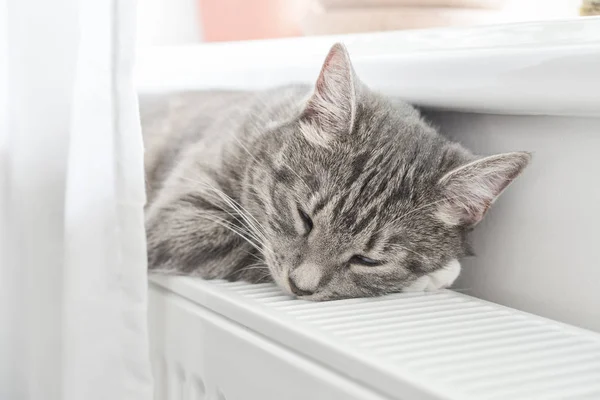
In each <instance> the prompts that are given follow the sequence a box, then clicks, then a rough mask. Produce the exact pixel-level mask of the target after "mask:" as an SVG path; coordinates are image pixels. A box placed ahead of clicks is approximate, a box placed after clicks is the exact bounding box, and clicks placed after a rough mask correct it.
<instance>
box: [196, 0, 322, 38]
mask: <svg viewBox="0 0 600 400" xmlns="http://www.w3.org/2000/svg"><path fill="white" fill-rule="evenodd" d="M198 1H199V6H200V20H201V25H202V30H203V34H202V36H203V38H204V40H205V41H206V42H215V41H235V40H250V39H270V38H278V37H290V36H300V35H302V30H301V28H300V22H301V21H302V19H303V18H304V16H305V14H306V11H307V9H308V7H309V5H310V3H311V2H310V1H307V0H251V1H250V0H198Z"/></svg>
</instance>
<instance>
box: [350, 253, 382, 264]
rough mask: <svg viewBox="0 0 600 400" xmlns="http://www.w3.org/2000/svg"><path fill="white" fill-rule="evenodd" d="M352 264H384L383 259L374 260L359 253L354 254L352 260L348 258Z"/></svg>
mask: <svg viewBox="0 0 600 400" xmlns="http://www.w3.org/2000/svg"><path fill="white" fill-rule="evenodd" d="M348 262H349V263H350V264H357V265H364V266H367V267H376V266H378V265H381V264H383V261H379V260H373V259H372V258H369V257H365V256H361V255H358V254H355V255H353V256H352V257H351V258H350V260H348Z"/></svg>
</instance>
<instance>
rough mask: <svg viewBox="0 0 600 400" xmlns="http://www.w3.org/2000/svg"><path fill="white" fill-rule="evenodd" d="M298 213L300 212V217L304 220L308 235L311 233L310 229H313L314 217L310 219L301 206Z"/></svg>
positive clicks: (305, 230) (305, 231) (305, 233)
mask: <svg viewBox="0 0 600 400" xmlns="http://www.w3.org/2000/svg"><path fill="white" fill-rule="evenodd" d="M298 214H300V218H301V219H302V222H303V223H304V235H308V234H309V233H310V231H312V229H313V222H312V219H310V217H309V216H308V214H307V213H305V212H304V211H303V210H302V209H301V208H300V207H298Z"/></svg>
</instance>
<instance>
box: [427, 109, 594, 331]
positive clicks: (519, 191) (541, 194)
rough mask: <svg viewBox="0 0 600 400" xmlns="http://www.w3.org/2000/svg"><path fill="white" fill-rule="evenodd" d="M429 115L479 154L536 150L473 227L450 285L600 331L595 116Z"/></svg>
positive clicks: (452, 135) (505, 303) (448, 134)
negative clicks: (470, 254)
mask: <svg viewBox="0 0 600 400" xmlns="http://www.w3.org/2000/svg"><path fill="white" fill-rule="evenodd" d="M430 116H431V118H432V120H433V121H434V123H436V124H437V125H438V126H441V127H442V129H441V130H442V132H443V133H445V134H446V135H447V136H449V137H451V138H453V139H455V140H458V141H459V142H461V143H463V144H464V145H465V146H467V147H468V148H470V149H472V150H474V151H475V152H477V153H481V154H490V153H495V152H502V151H512V150H528V151H533V152H534V157H533V162H532V164H531V165H530V166H529V167H528V169H527V170H526V171H525V173H524V174H523V175H522V176H521V177H520V178H519V179H518V180H517V181H515V183H514V184H513V185H511V186H510V187H509V188H508V190H507V191H506V192H504V194H503V195H502V197H501V198H500V199H499V200H498V201H497V202H496V204H495V205H494V206H493V207H492V209H491V210H490V211H489V214H488V215H487V217H486V219H485V220H484V221H483V222H482V223H481V225H480V226H479V227H477V228H476V230H475V232H473V233H472V235H471V237H472V241H473V244H474V248H475V251H476V253H477V257H475V258H471V259H467V260H465V261H464V263H463V266H464V271H463V274H462V276H461V278H460V279H459V281H458V282H457V284H456V287H457V288H463V289H467V290H466V293H468V294H471V295H474V296H477V297H481V298H484V299H488V300H491V301H494V302H498V303H501V304H504V305H507V306H511V307H515V308H518V309H521V310H524V311H528V312H532V313H536V314H539V315H542V316H546V317H550V318H554V319H558V320H561V321H564V322H567V323H571V324H575V325H579V326H582V327H585V328H588V329H593V330H596V331H600V287H599V286H600V154H599V150H600V118H569V117H543V116H537V117H536V116H499V115H482V114H463V113H451V112H437V113H432V114H431V115H430Z"/></svg>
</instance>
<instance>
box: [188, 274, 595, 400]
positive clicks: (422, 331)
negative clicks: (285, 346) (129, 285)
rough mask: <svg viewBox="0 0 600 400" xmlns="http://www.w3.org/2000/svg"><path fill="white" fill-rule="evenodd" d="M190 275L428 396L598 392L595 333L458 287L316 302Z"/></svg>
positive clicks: (270, 288) (588, 395)
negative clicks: (426, 389)
mask: <svg viewBox="0 0 600 400" xmlns="http://www.w3.org/2000/svg"><path fill="white" fill-rule="evenodd" d="M191 281H194V282H195V283H193V285H196V286H198V288H199V290H202V287H205V286H206V287H207V286H208V285H210V286H211V287H212V289H211V290H214V291H215V293H217V294H218V296H219V297H220V298H221V299H223V298H229V299H230V300H231V301H230V306H231V305H234V306H235V304H236V303H239V304H243V307H244V309H245V310H251V311H253V313H254V315H258V316H260V315H261V314H262V315H264V316H265V317H267V318H266V319H268V320H269V321H273V320H277V319H278V318H281V319H282V320H283V321H284V324H282V325H287V326H288V327H289V329H290V330H291V331H294V332H296V333H298V334H302V335H304V336H309V337H311V338H316V339H315V340H317V341H319V342H320V343H321V344H325V345H326V344H327V343H331V344H332V345H333V344H335V346H338V347H339V346H342V347H340V348H343V349H345V350H344V351H345V352H353V353H354V354H353V355H352V357H351V358H350V359H351V360H355V359H356V360H358V361H357V362H366V363H368V364H369V365H373V366H376V368H380V369H381V370H382V371H385V372H386V373H387V374H389V375H391V376H392V377H396V378H397V379H405V378H406V375H407V374H410V376H411V379H417V381H418V382H419V383H421V384H425V385H431V387H432V393H433V395H432V396H430V397H428V398H444V399H478V400H485V399H490V400H491V399H527V400H530V399H600V335H598V334H595V333H592V332H588V331H585V330H580V329H577V328H574V327H571V326H568V325H564V324H561V323H558V322H554V321H551V320H547V319H544V318H540V317H537V316H533V315H530V314H526V313H522V312H519V311H516V310H513V309H510V308H506V307H502V306H499V305H495V304H493V303H489V302H485V301H482V300H479V299H476V298H472V297H469V296H465V295H463V294H460V293H455V292H452V291H449V290H445V291H440V292H436V293H410V294H409V293H407V294H396V295H389V296H385V297H380V298H371V299H351V300H341V301H333V302H324V303H314V302H308V301H301V300H296V299H294V298H293V297H291V296H287V295H285V294H283V293H282V292H281V291H280V290H279V289H278V288H277V287H275V286H274V285H272V284H258V285H251V284H246V283H241V282H233V283H230V282H224V281H212V282H210V283H209V282H203V281H197V280H191ZM209 306H210V305H209ZM246 312H247V311H246ZM233 319H235V317H233ZM242 323H243V322H242ZM267 325H268V324H267ZM263 334H265V335H267V336H268V335H269V330H268V329H266V330H265V332H263ZM302 347H303V346H301V344H299V345H297V348H296V349H295V350H298V351H300V352H302V350H303V349H302ZM334 361H335V360H334ZM342 372H343V371H342ZM365 379H366V378H365ZM370 384H371V386H373V387H375V388H377V386H378V383H377V382H371V383H370ZM382 385H383V384H382ZM388 395H389V393H388ZM424 398H425V397H424Z"/></svg>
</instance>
